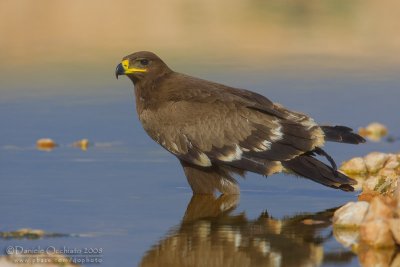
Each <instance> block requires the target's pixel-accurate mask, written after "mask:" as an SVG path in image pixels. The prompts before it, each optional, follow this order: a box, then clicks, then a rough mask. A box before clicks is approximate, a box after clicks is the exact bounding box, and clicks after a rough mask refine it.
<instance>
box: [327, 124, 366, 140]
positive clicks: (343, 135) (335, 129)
mask: <svg viewBox="0 0 400 267" xmlns="http://www.w3.org/2000/svg"><path fill="white" fill-rule="evenodd" d="M320 127H321V129H322V130H323V131H324V133H325V140H326V141H331V142H339V143H347V144H360V143H364V142H365V139H364V138H362V137H361V136H360V135H358V134H356V133H354V132H353V129H351V128H349V127H346V126H320Z"/></svg>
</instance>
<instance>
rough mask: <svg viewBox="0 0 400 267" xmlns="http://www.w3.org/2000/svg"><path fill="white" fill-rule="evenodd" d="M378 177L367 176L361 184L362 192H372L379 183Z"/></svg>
mask: <svg viewBox="0 0 400 267" xmlns="http://www.w3.org/2000/svg"><path fill="white" fill-rule="evenodd" d="M379 178H380V177H379V176H369V177H368V179H367V180H365V181H364V183H363V190H368V191H374V190H375V188H376V186H377V185H378V182H379Z"/></svg>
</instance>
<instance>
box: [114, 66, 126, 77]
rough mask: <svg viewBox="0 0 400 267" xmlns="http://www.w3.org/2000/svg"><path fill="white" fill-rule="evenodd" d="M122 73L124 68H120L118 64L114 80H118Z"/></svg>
mask: <svg viewBox="0 0 400 267" xmlns="http://www.w3.org/2000/svg"><path fill="white" fill-rule="evenodd" d="M124 73H125V71H124V68H123V67H122V64H121V63H119V64H118V65H117V67H116V68H115V78H117V79H118V76H119V75H123V74H124Z"/></svg>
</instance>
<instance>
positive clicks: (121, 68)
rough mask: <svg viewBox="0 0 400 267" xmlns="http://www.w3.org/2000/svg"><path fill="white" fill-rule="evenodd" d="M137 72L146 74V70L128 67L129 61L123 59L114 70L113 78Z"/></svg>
mask: <svg viewBox="0 0 400 267" xmlns="http://www.w3.org/2000/svg"><path fill="white" fill-rule="evenodd" d="M137 72H147V69H140V68H135V67H131V68H130V67H129V59H124V60H122V62H121V63H119V64H118V65H117V68H116V69H115V76H116V77H117V79H118V76H119V75H126V74H132V73H137Z"/></svg>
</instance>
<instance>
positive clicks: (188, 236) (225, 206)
mask: <svg viewBox="0 0 400 267" xmlns="http://www.w3.org/2000/svg"><path fill="white" fill-rule="evenodd" d="M238 201H239V196H238V195H230V196H224V195H222V196H220V197H219V198H215V197H213V196H206V195H204V196H200V195H198V196H193V197H192V199H191V201H190V203H189V205H188V207H187V210H186V213H185V215H184V217H183V219H182V223H181V224H180V225H179V226H178V227H176V228H174V229H172V230H171V231H170V233H169V234H168V235H167V237H166V238H164V239H162V240H161V241H160V242H159V243H158V244H157V245H155V246H153V247H152V248H151V249H150V250H149V251H148V252H147V253H146V254H145V255H144V257H143V259H142V261H141V264H140V266H240V267H245V266H319V265H321V264H322V263H323V262H324V263H327V262H331V263H336V264H338V263H340V262H347V261H350V260H351V258H352V257H353V256H354V254H352V253H351V252H338V253H329V254H325V255H324V249H323V243H324V242H326V241H327V240H329V239H331V238H332V231H331V228H330V225H331V223H330V219H331V217H332V215H333V212H334V210H335V209H330V210H326V211H322V212H318V213H315V214H303V215H296V216H292V217H287V218H284V219H282V220H277V219H274V218H273V217H271V216H270V215H269V214H268V213H267V212H264V213H262V214H261V215H260V216H259V217H258V218H257V219H255V220H249V219H247V218H246V215H245V213H244V212H243V213H239V214H234V213H233V211H234V210H235V208H236V206H237V204H238Z"/></svg>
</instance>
